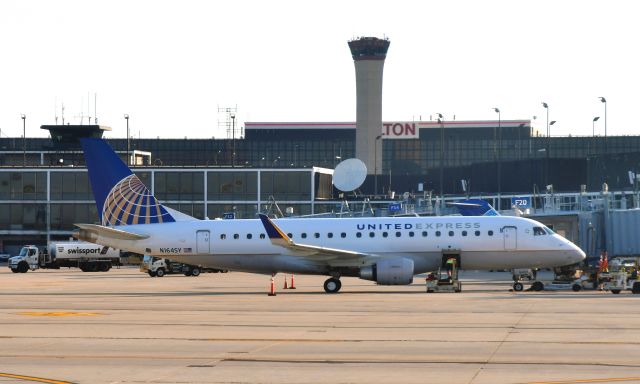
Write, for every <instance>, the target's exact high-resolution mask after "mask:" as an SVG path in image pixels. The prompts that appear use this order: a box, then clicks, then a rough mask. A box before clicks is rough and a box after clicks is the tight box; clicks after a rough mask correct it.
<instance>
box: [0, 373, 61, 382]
mask: <svg viewBox="0 0 640 384" xmlns="http://www.w3.org/2000/svg"><path fill="white" fill-rule="evenodd" d="M0 377H6V378H8V379H18V380H23V381H33V382H36V383H49V384H71V382H69V381H60V380H51V379H43V378H41V377H33V376H24V375H14V374H11V373H0Z"/></svg>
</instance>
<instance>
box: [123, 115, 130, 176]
mask: <svg viewBox="0 0 640 384" xmlns="http://www.w3.org/2000/svg"><path fill="white" fill-rule="evenodd" d="M124 119H125V120H126V121H127V165H131V153H130V151H131V146H130V144H129V114H127V113H125V114H124Z"/></svg>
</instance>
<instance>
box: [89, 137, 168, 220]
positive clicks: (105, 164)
mask: <svg viewBox="0 0 640 384" xmlns="http://www.w3.org/2000/svg"><path fill="white" fill-rule="evenodd" d="M81 144H82V150H83V152H84V157H85V160H86V162H87V169H88V171H89V180H90V181H91V188H92V189H93V195H94V198H95V200H96V206H97V208H98V215H99V216H100V221H101V223H102V225H104V226H118V225H132V224H151V223H168V222H174V221H176V219H175V218H174V216H173V215H172V214H171V213H169V211H168V210H167V208H165V207H164V206H163V205H162V204H160V203H159V202H158V200H157V199H156V198H155V197H154V196H153V194H152V193H151V191H149V189H148V188H147V187H146V186H145V185H144V184H143V183H142V181H140V179H139V178H138V177H137V176H136V175H134V174H133V172H131V170H130V169H129V167H127V165H126V164H125V163H123V162H122V160H120V157H118V155H117V154H116V153H115V151H114V150H113V149H112V148H111V147H110V146H109V144H107V142H106V141H104V140H103V139H93V138H87V139H81Z"/></svg>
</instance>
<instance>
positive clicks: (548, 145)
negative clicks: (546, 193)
mask: <svg viewBox="0 0 640 384" xmlns="http://www.w3.org/2000/svg"><path fill="white" fill-rule="evenodd" d="M555 123H556V121H555V120H553V121H551V122H549V136H548V137H547V151H546V152H547V165H546V167H545V168H546V171H545V172H546V178H545V181H544V182H545V188H546V186H547V185H549V161H550V159H549V157H551V153H550V152H551V149H550V148H551V145H550V144H551V126H552V125H553V124H555Z"/></svg>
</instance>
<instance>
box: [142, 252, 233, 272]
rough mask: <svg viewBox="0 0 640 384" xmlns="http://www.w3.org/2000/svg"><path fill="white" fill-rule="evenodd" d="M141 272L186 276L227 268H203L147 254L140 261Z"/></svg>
mask: <svg viewBox="0 0 640 384" xmlns="http://www.w3.org/2000/svg"><path fill="white" fill-rule="evenodd" d="M140 272H146V273H148V274H149V276H151V277H163V276H164V275H167V274H175V273H182V274H184V275H185V276H199V275H200V273H202V272H208V273H211V272H222V273H226V272H227V271H226V270H221V269H215V268H202V267H199V266H197V265H189V264H183V263H177V262H175V261H171V260H169V259H164V258H161V257H153V256H148V255H147V256H145V257H144V258H143V259H142V263H140Z"/></svg>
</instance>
